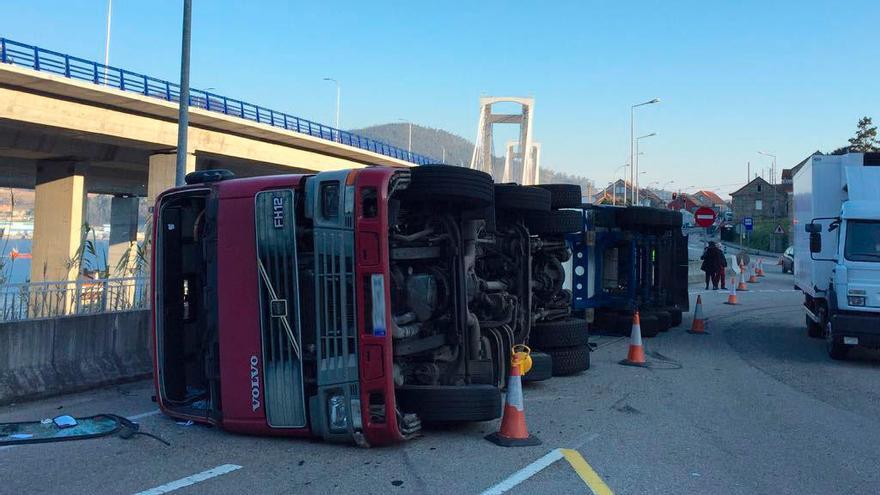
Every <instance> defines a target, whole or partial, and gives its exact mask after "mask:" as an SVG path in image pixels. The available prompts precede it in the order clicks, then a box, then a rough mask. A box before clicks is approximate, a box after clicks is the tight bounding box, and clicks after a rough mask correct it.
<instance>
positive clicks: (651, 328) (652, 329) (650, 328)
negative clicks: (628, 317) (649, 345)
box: [639, 314, 660, 339]
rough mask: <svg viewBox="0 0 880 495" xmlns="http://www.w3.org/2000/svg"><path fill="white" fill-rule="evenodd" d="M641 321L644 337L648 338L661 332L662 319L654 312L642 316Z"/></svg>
mask: <svg viewBox="0 0 880 495" xmlns="http://www.w3.org/2000/svg"><path fill="white" fill-rule="evenodd" d="M639 323H641V325H640V326H641V329H642V337H645V338H646V339H650V338H652V337H656V336H657V334H658V333H660V321H659V320H658V319H657V317H656V316H654V315H653V314H646V315H644V316H640V317H639Z"/></svg>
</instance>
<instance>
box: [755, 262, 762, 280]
mask: <svg viewBox="0 0 880 495" xmlns="http://www.w3.org/2000/svg"><path fill="white" fill-rule="evenodd" d="M755 274H756V275H758V276H759V277H763V276H764V260H758V268H756V269H755Z"/></svg>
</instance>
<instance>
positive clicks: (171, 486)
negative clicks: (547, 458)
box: [135, 454, 561, 495]
mask: <svg viewBox="0 0 880 495" xmlns="http://www.w3.org/2000/svg"><path fill="white" fill-rule="evenodd" d="M560 456H561V454H560ZM239 469H241V466H239V465H238V464H223V465H222V466H217V467H215V468H211V469H209V470H207V471H202V472H201V473H196V474H194V475H192V476H187V477H186V478H180V479H179V480H176V481H172V482H171V483H166V484H164V485H160V486H157V487H155V488H150V489H149V490H146V491H143V492H138V493H136V494H135V495H161V494H163V493H168V492H173V491H174V490H179V489H181V488H184V487H187V486H191V485H195V484H196V483H200V482H202V481H205V480H209V479H211V478H216V477H217V476H222V475H224V474H226V473H231V472H233V471H237V470H239Z"/></svg>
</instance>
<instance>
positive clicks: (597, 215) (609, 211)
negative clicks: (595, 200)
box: [589, 206, 617, 229]
mask: <svg viewBox="0 0 880 495" xmlns="http://www.w3.org/2000/svg"><path fill="white" fill-rule="evenodd" d="M614 210H615V208H614V207H610V206H609V207H603V206H599V207H596V208H591V209H590V210H589V211H590V212H591V213H590V215H592V219H593V225H595V226H596V227H606V228H609V229H613V228H614V227H617V216H616V215H615V213H614Z"/></svg>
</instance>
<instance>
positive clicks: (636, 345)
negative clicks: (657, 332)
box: [620, 296, 699, 368]
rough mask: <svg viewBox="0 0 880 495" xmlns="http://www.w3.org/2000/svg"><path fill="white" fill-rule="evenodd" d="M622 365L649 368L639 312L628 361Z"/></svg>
mask: <svg viewBox="0 0 880 495" xmlns="http://www.w3.org/2000/svg"><path fill="white" fill-rule="evenodd" d="M697 297H699V296H697ZM620 364H622V365H624V366H639V367H642V368H644V367H646V366H648V363H646V362H645V348H644V347H642V324H641V322H640V321H639V312H638V311H636V312H635V314H633V324H632V333H631V334H630V337H629V352H628V353H627V355H626V359H624V360H623V361H621V362H620Z"/></svg>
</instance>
